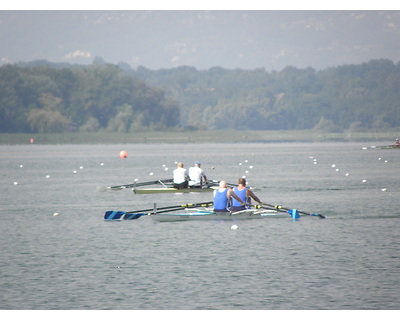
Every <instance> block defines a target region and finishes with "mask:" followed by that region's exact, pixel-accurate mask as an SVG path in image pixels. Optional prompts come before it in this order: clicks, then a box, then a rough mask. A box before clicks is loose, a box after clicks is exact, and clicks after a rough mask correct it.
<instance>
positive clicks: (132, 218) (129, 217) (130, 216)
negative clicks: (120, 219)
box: [124, 213, 144, 220]
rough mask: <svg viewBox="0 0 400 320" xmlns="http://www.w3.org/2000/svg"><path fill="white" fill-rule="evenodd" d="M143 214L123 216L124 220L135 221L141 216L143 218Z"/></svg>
mask: <svg viewBox="0 0 400 320" xmlns="http://www.w3.org/2000/svg"><path fill="white" fill-rule="evenodd" d="M143 215H144V214H143V213H136V214H135V213H126V214H125V215H124V220H135V219H139V218H140V217H141V216H143Z"/></svg>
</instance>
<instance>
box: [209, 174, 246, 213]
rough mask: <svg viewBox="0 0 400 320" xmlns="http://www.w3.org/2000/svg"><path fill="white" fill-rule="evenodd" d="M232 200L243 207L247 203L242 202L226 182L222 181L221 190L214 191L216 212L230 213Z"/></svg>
mask: <svg viewBox="0 0 400 320" xmlns="http://www.w3.org/2000/svg"><path fill="white" fill-rule="evenodd" d="M232 198H233V199H235V200H236V202H239V203H240V204H242V205H243V206H244V205H245V202H242V200H241V199H240V198H239V197H238V196H237V195H236V194H235V193H234V192H233V191H232V190H231V189H230V188H228V185H227V183H226V181H223V180H222V181H220V183H219V188H218V189H216V190H214V212H229V210H228V209H229V205H230V202H231V200H232Z"/></svg>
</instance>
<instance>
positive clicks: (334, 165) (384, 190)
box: [309, 156, 388, 192]
mask: <svg viewBox="0 0 400 320" xmlns="http://www.w3.org/2000/svg"><path fill="white" fill-rule="evenodd" d="M309 158H310V159H313V161H314V164H315V165H316V164H317V163H318V162H317V159H316V158H314V157H313V156H309ZM378 160H379V161H381V160H382V158H380V157H379V158H378ZM384 162H385V163H387V162H388V161H387V160H384ZM331 167H332V168H334V169H335V171H336V172H339V171H340V169H339V168H337V166H336V164H332V165H331ZM345 176H346V177H348V176H350V173H348V172H346V173H345ZM362 183H367V179H363V180H362ZM381 190H382V191H383V192H386V191H387V188H382V189H381Z"/></svg>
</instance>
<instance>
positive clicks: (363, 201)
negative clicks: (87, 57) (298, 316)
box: [0, 141, 400, 310]
mask: <svg viewBox="0 0 400 320" xmlns="http://www.w3.org/2000/svg"><path fill="white" fill-rule="evenodd" d="M390 143H391V142H390V141H389V142H387V144H390ZM372 144H373V143H325V144H322V143H277V144H261V143H253V144H252V143H249V144H199V145H194V144H193V145H189V144H184V145H179V144H171V145H166V144H165V145H164V144H163V145H116V146H115V145H114V146H111V145H38V144H34V145H19V146H0V193H1V205H0V219H1V223H0V240H1V241H0V248H1V260H0V287H1V295H0V308H1V309H3V310H5V309H18V310H26V309H29V310H31V309H33V310H39V309H40V310H49V309H57V310H69V309H75V310H83V309H92V310H93V309H113V310H138V309H141V310H148V309H152V310H157V309H162V310H169V309H174V310H175V309H178V310H183V309H190V310H198V309H211V310H234V309H238V310H273V309H277V310H293V309H296V310H297V309H299V310H314V309H320V310H335V309H345V310H354V309H379V310H383V309H392V310H395V309H399V307H400V303H399V301H400V289H399V288H400V263H399V262H400V260H399V252H400V219H399V218H400V209H399V196H400V181H399V176H400V175H399V174H400V169H399V162H400V161H399V160H400V151H398V150H381V149H378V148H373V149H370V148H368V149H363V147H369V146H371V145H372ZM121 150H126V151H127V152H128V157H127V158H126V159H120V158H119V152H120V151H121ZM176 161H181V162H183V163H184V164H185V166H186V167H189V166H191V165H192V164H193V162H194V161H201V162H202V167H203V169H204V170H205V171H206V173H207V175H208V177H209V178H211V179H218V180H220V179H225V180H227V181H228V182H231V183H236V181H237V179H238V178H240V177H242V176H246V178H247V180H248V182H249V184H250V185H252V186H254V187H257V188H258V189H257V192H256V194H257V195H258V196H259V197H260V198H261V199H262V200H263V201H264V202H265V203H269V204H281V205H284V206H285V207H288V208H297V209H299V210H303V211H306V212H310V213H321V214H324V215H327V216H328V219H325V220H323V219H319V218H317V217H309V216H302V217H301V219H300V220H299V221H292V220H291V218H290V217H289V215H288V218H287V219H264V220H250V221H246V220H241V221H237V222H232V221H231V222H218V221H192V222H178V223H157V222H153V221H152V220H151V218H150V217H142V218H141V219H139V220H134V221H121V222H105V221H104V220H103V216H104V212H105V211H107V210H114V209H116V210H123V211H129V210H136V209H143V208H151V207H152V206H153V203H154V202H157V204H158V205H159V206H165V205H176V204H182V203H190V202H203V201H208V200H210V199H211V194H205V193H200V194H160V195H134V194H133V192H132V191H131V190H129V189H126V190H121V191H108V192H98V191H96V188H97V187H99V186H113V185H120V184H127V183H131V182H133V180H134V179H139V181H149V180H156V179H163V178H170V177H171V175H172V170H173V169H174V168H175V166H176V165H175V162H176ZM14 183H16V184H14ZM382 190H386V191H382ZM56 212H57V213H59V215H58V216H54V215H53V214H54V213H56ZM232 224H237V225H238V226H239V229H237V230H232V229H231V226H232Z"/></svg>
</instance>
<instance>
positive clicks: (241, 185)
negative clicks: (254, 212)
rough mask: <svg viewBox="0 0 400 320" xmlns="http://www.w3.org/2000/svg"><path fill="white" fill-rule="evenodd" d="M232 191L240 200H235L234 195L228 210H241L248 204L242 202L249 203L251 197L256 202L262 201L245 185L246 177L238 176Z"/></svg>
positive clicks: (260, 202)
mask: <svg viewBox="0 0 400 320" xmlns="http://www.w3.org/2000/svg"><path fill="white" fill-rule="evenodd" d="M233 193H235V195H237V196H238V197H239V198H240V199H241V202H239V201H237V200H236V197H234V198H233V199H232V206H231V208H230V210H231V211H232V212H235V211H242V210H246V209H248V206H246V205H243V203H248V204H250V202H251V198H253V199H254V200H255V201H256V202H258V203H259V204H260V205H261V204H262V203H263V202H262V201H261V200H260V199H259V198H258V197H257V196H256V195H255V194H254V193H253V191H251V190H250V189H249V188H247V187H246V179H244V178H240V179H239V181H238V185H237V186H236V187H234V188H233Z"/></svg>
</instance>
